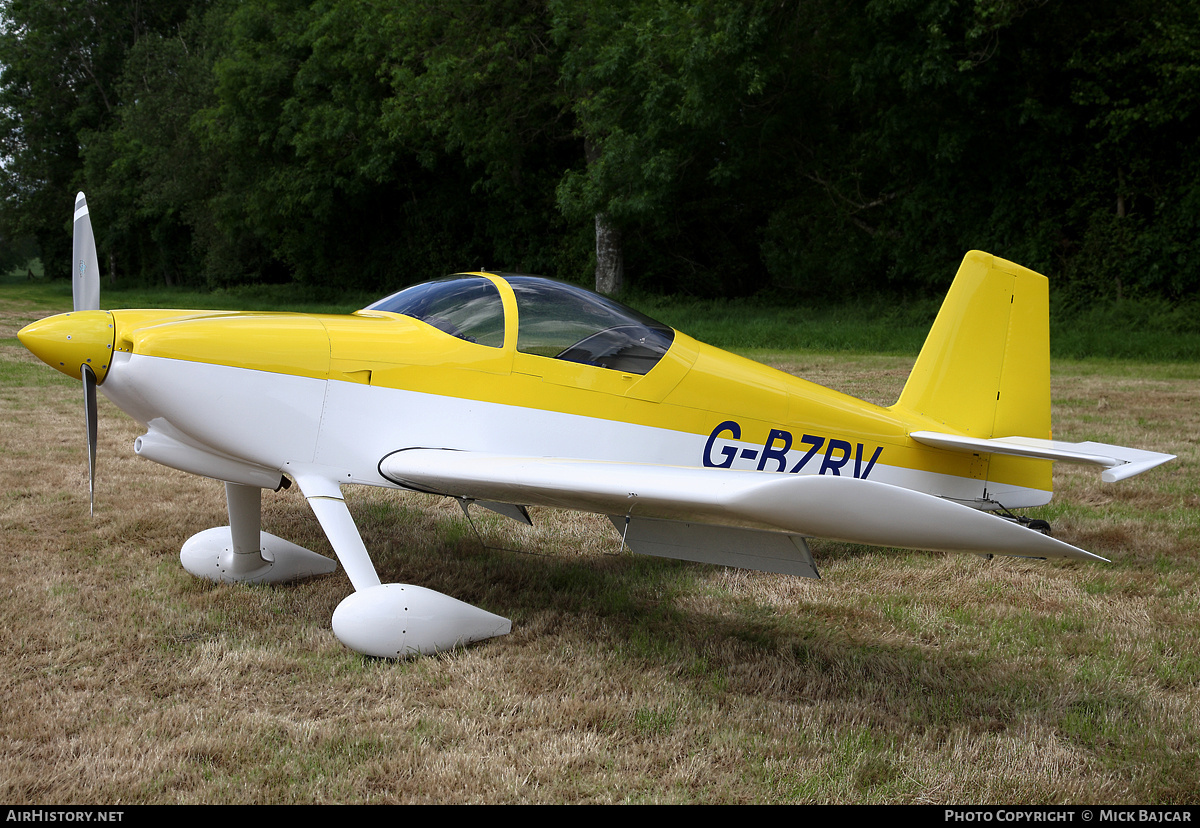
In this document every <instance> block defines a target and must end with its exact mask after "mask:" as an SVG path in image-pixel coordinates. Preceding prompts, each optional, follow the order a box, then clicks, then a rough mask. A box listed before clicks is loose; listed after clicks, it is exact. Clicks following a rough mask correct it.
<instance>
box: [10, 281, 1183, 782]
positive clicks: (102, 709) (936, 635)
mask: <svg viewBox="0 0 1200 828" xmlns="http://www.w3.org/2000/svg"><path fill="white" fill-rule="evenodd" d="M64 304H69V299H68V300H67V302H66V303H63V302H62V300H61V297H57V298H56V297H55V296H54V295H51V296H50V298H48V299H39V298H38V295H37V294H36V290H35V289H30V291H26V290H25V288H23V287H22V286H20V285H14V286H11V288H7V289H4V290H0V422H3V425H2V426H0V543H2V546H3V551H4V553H5V554H4V555H3V556H0V590H2V592H3V595H4V600H3V602H2V603H0V607H2V610H0V611H2V612H3V623H2V624H0V639H2V641H3V646H2V647H0V658H2V659H3V664H2V665H0V666H2V669H0V683H2V687H3V696H2V697H3V698H4V700H5V711H4V716H3V717H2V718H0V759H2V764H0V798H2V799H3V800H4V801H6V802H9V803H10V804H23V803H36V804H46V803H58V804H67V803H126V804H128V803H189V802H200V803H205V802H237V803H241V802H284V803H301V802H335V801H336V802H426V803H430V802H446V803H448V802H514V803H537V802H593V803H604V802H662V803H673V802H688V803H696V802H705V803H708V802H713V803H742V802H761V803H779V802H785V803H786V802H820V803H844V802H907V803H950V802H956V803H1005V804H1022V803H1112V804H1121V803H1125V804H1168V803H1195V802H1197V801H1200V740H1198V736H1200V582H1198V579H1197V575H1198V572H1200V493H1198V486H1197V481H1198V480H1200V477H1198V471H1200V370H1198V368H1197V366H1196V365H1195V364H1193V363H1187V362H1144V361H1111V360H1110V361H1094V360H1092V361H1087V360H1085V361H1063V360H1056V362H1055V364H1054V375H1055V379H1054V386H1053V399H1054V416H1055V436H1056V437H1058V438H1060V439H1066V440H1089V439H1091V440H1101V441H1105V442H1115V443H1122V444H1125V445H1135V446H1142V447H1145V448H1149V449H1155V450H1161V451H1168V452H1171V453H1174V454H1178V455H1179V458H1178V459H1177V460H1176V461H1174V462H1172V463H1171V464H1169V465H1167V466H1164V467H1161V468H1159V469H1156V470H1153V471H1151V472H1149V473H1148V474H1146V475H1144V476H1142V477H1139V478H1135V479H1133V480H1130V481H1126V482H1124V483H1122V484H1118V485H1114V486H1108V485H1103V484H1101V483H1100V481H1099V475H1098V474H1096V473H1095V472H1089V471H1086V470H1083V469H1081V468H1076V467H1071V468H1063V469H1061V470H1060V471H1058V472H1056V488H1057V489H1058V491H1059V494H1058V495H1057V496H1056V499H1055V501H1054V502H1053V504H1051V505H1050V506H1049V507H1046V508H1044V509H1041V510H1037V516H1041V517H1045V518H1047V519H1049V520H1050V521H1051V522H1052V523H1053V524H1054V526H1055V534H1056V535H1057V536H1058V537H1061V538H1062V539H1064V540H1066V541H1068V542H1070V543H1074V544H1077V545H1080V546H1083V547H1084V548H1086V549H1089V550H1090V551H1093V552H1096V553H1098V554H1100V555H1103V556H1105V557H1108V558H1111V559H1112V563H1111V564H1081V563H1063V562H1038V561H1027V560H1017V559H996V560H991V561H987V560H984V559H982V558H979V557H975V556H970V555H945V554H926V553H914V552H907V551H896V550H880V549H872V548H865V547H852V546H846V545H843V544H836V543H828V542H814V543H813V551H814V555H815V557H816V559H817V564H818V566H819V567H820V569H821V572H822V579H821V580H820V581H808V580H803V579H799V578H790V577H784V576H776V575H767V574H761V573H751V572H745V571H741V570H727V569H721V568H716V567H708V566H702V565H698V564H688V563H682V562H676V561H665V560H660V559H648V558H640V557H635V556H632V555H630V554H628V553H627V552H624V553H623V552H621V551H620V543H619V538H618V537H617V536H616V535H615V533H614V532H613V531H612V529H611V526H609V525H608V524H607V522H606V521H605V520H603V519H600V518H595V517H591V516H579V515H573V514H568V513H559V512H552V511H548V510H535V524H536V526H535V528H534V529H532V530H530V529H525V528H523V527H520V526H517V525H516V524H513V523H511V522H507V521H503V520H502V519H500V518H493V517H490V516H488V515H486V514H485V515H482V516H478V517H477V518H476V520H477V522H478V524H479V526H480V529H481V532H482V536H483V540H484V543H481V542H480V540H479V539H477V537H476V535H475V533H474V532H473V531H472V529H471V528H470V526H469V525H468V524H467V523H466V522H465V521H464V520H463V518H462V515H461V512H460V511H459V508H458V506H457V504H456V503H454V502H452V501H444V500H440V499H434V498H429V497H426V496H420V495H398V494H397V493H394V492H384V491H375V490H363V489H353V490H348V493H347V499H348V500H349V501H350V507H351V512H352V513H353V514H354V515H355V517H356V519H357V521H358V524H359V527H360V529H361V530H362V534H363V537H364V540H365V541H366V544H367V547H368V548H369V549H371V550H372V551H373V553H374V558H375V563H376V566H377V567H378V569H379V571H380V575H381V577H382V578H383V580H385V581H403V582H409V583H414V584H420V585H423V586H427V587H430V588H432V589H436V590H438V591H441V592H445V593H447V594H450V595H454V596H455V597H458V598H461V599H463V600H466V601H469V602H471V603H474V604H477V605H480V606H482V607H484V608H486V609H488V610H491V611H493V612H497V613H500V614H503V615H506V616H508V617H511V618H512V620H513V632H512V634H511V635H509V636H506V637H504V638H500V639H496V640H493V641H491V642H487V643H485V644H483V645H480V646H475V647H472V648H469V649H467V650H463V651H458V652H454V653H451V654H445V655H441V656H438V657H428V658H419V659H415V660H411V661H405V662H386V661H378V660H373V659H368V658H363V657H361V656H359V655H357V654H355V653H353V652H350V651H348V650H347V649H345V648H344V647H343V646H342V645H341V644H339V643H338V642H337V640H336V639H335V638H334V636H333V634H332V632H331V630H330V624H329V619H330V616H331V614H332V612H333V609H334V607H336V606H337V604H338V602H339V601H340V600H341V599H342V598H343V597H344V596H345V595H347V594H348V593H349V592H350V585H349V582H348V581H347V579H346V578H345V576H344V574H343V573H341V572H340V571H339V572H338V573H336V574H334V575H331V576H327V577H324V578H321V579H317V580H314V581H310V582H307V583H304V584H300V585H295V586H289V587H282V588H261V587H247V586H230V585H216V584H212V583H207V582H202V581H198V580H196V579H194V578H192V577H191V576H189V575H187V574H186V573H185V572H184V571H183V570H182V568H181V567H180V565H179V559H178V552H179V547H180V545H181V544H182V542H183V540H184V539H186V538H187V537H188V536H190V535H191V534H193V533H195V532H197V531H199V530H201V529H205V528H208V527H210V526H215V525H220V524H224V523H225V522H227V520H226V516H225V506H224V497H223V490H222V487H221V486H220V484H218V483H215V482H213V481H209V480H204V479H199V478H195V477H190V476H188V475H184V474H182V473H178V472H175V471H172V470H170V469H166V468H164V467H160V466H157V465H155V464H152V463H149V462H146V461H143V460H139V459H137V458H136V457H135V456H134V455H133V451H132V443H133V440H134V438H135V437H136V436H137V435H138V434H139V433H140V429H139V427H138V426H137V425H136V424H135V423H133V422H132V421H130V420H129V419H128V418H127V417H125V416H124V415H123V414H121V413H120V412H119V411H117V410H116V409H115V408H114V407H113V406H111V405H110V404H108V403H107V400H105V399H103V398H101V413H100V420H101V423H100V425H101V429H100V451H99V456H100V459H99V481H98V494H97V506H96V515H95V517H94V518H90V519H89V517H88V508H87V468H86V457H85V454H86V451H85V448H84V435H83V422H82V420H83V415H82V411H81V408H82V406H81V393H80V390H79V388H78V386H77V384H76V383H74V382H72V381H70V380H68V379H67V378H66V377H63V376H62V375H60V374H58V373H56V372H54V371H51V370H50V369H48V368H46V367H45V366H43V365H42V364H41V363H39V362H37V361H36V360H35V359H34V358H33V357H32V356H31V355H29V354H28V353H26V352H25V351H24V349H22V348H21V347H20V345H19V344H18V343H17V341H16V339H15V332H16V330H17V329H18V328H19V327H21V326H22V325H23V324H25V323H27V322H29V321H32V320H33V319H35V318H38V317H40V316H44V315H47V314H48V313H50V312H51V311H52V310H53V309H61V308H62V306H63V305H64ZM106 304H109V302H107V301H106ZM122 304H130V303H122ZM753 355H754V356H755V358H757V359H760V360H762V361H764V362H768V363H770V364H773V365H776V366H778V367H781V368H783V369H784V370H788V371H792V372H795V373H797V374H800V375H802V376H804V377H806V378H808V379H812V380H815V381H817V382H821V383H824V384H828V385H832V386H834V387H837V388H840V389H842V390H845V391H848V392H850V393H853V394H856V395H858V396H861V397H863V398H866V399H869V400H871V401H873V402H880V403H890V402H892V401H894V399H895V397H896V395H897V394H898V392H899V389H900V387H901V385H902V384H903V381H904V378H905V377H906V375H907V372H908V369H909V367H910V366H911V363H912V357H913V356H914V355H915V350H914V352H913V355H910V356H895V355H890V356H871V355H854V354H848V353H815V352H803V351H796V350H789V351H787V352H778V351H771V350H763V349H759V350H755V351H753ZM263 528H264V529H265V530H267V531H269V532H273V533H275V534H278V535H280V536H283V537H286V538H288V539H290V540H293V541H295V542H297V543H300V544H303V545H305V546H308V547H309V548H312V549H315V550H317V551H321V552H324V553H326V554H329V553H330V551H329V547H328V544H327V543H326V541H325V539H324V537H323V536H322V534H321V532H320V529H319V527H318V526H317V523H316V521H315V519H314V518H313V517H312V514H311V512H310V511H309V509H308V507H307V505H306V503H305V501H304V499H303V497H302V496H301V495H300V494H299V493H298V492H297V491H296V489H295V488H293V489H292V490H290V491H285V492H281V493H278V494H271V493H266V494H265V496H264V527H263Z"/></svg>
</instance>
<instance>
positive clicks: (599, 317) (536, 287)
mask: <svg viewBox="0 0 1200 828" xmlns="http://www.w3.org/2000/svg"><path fill="white" fill-rule="evenodd" d="M495 278H496V279H499V280H502V281H503V282H504V283H507V285H508V286H509V287H510V288H511V289H512V291H513V295H514V297H515V298H516V305H517V350H518V351H520V352H521V353H526V354H534V355H536V356H544V357H549V358H552V359H561V360H566V361H568V362H576V363H580V364H583V365H593V366H596V367H599V368H606V369H608V370H612V371H622V372H625V373H630V374H646V373H648V372H649V371H650V369H651V368H653V367H654V366H655V365H657V364H658V361H659V360H660V359H662V356H663V354H665V353H666V352H667V350H668V349H669V348H670V347H671V343H672V341H674V337H675V331H674V330H672V329H671V328H670V327H668V326H667V325H664V324H662V323H661V322H656V321H655V320H653V319H651V318H650V317H648V316H645V315H644V314H641V313H638V312H637V311H635V310H633V309H632V308H630V307H627V306H625V305H622V304H621V303H620V302H617V301H614V300H612V299H609V298H608V297H605V296H600V295H599V294H597V293H593V292H592V291H590V290H587V289H585V288H582V287H579V286H577V285H572V284H568V283H566V282H559V281H556V280H554V279H546V278H543V277H541V276H526V275H522V274H511V273H502V274H495ZM365 310H370V311H386V312H389V313H399V314H403V315H405V316H411V317H412V318H414V319H419V320H421V321H422V322H425V323H426V324H428V325H432V326H433V327H435V328H437V329H438V330H440V331H443V332H444V333H446V334H448V335H450V336H456V337H458V338H460V339H464V340H466V341H468V342H475V343H478V344H480V345H486V346H489V347H493V348H502V347H504V304H503V302H502V301H501V298H500V290H499V288H498V287H497V285H496V283H495V282H494V281H493V280H492V279H490V278H488V277H486V276H482V275H460V276H450V277H447V278H445V279H438V280H436V281H433V282H425V283H423V284H420V285H414V286H412V287H409V288H405V289H404V290H401V291H399V292H398V293H393V294H392V295H391V296H388V297H386V298H384V299H380V300H379V301H378V302H375V303H374V304H372V305H370V306H368V307H367V308H365Z"/></svg>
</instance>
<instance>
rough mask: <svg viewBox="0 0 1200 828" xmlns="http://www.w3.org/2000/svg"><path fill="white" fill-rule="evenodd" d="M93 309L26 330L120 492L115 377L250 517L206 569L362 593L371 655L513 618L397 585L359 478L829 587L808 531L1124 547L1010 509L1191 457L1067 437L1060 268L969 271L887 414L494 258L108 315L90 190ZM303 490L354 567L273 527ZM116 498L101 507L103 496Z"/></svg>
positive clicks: (200, 563) (349, 620)
mask: <svg viewBox="0 0 1200 828" xmlns="http://www.w3.org/2000/svg"><path fill="white" fill-rule="evenodd" d="M73 264H74V266H73V269H72V270H73V276H72V279H73V305H74V310H72V311H71V312H69V313H63V314H59V315H57V316H53V317H50V318H47V319H43V320H41V321H38V322H35V323H33V324H31V325H29V326H27V327H25V328H24V329H22V330H21V331H20V332H19V334H18V336H19V338H20V340H21V342H22V343H23V344H24V345H25V347H27V348H28V349H29V350H30V351H32V352H33V353H34V354H36V355H37V356H38V357H39V358H40V359H41V360H43V361H44V362H46V363H47V364H49V365H50V366H52V367H54V368H56V369H57V370H59V371H61V372H63V373H64V374H67V375H68V376H71V377H73V378H75V379H77V380H80V381H81V382H82V384H83V389H84V401H85V420H86V426H87V434H88V437H87V440H88V457H89V489H90V497H91V501H92V503H93V504H94V502H95V480H96V434H97V420H98V414H97V389H99V390H100V391H101V392H103V393H104V394H105V396H107V397H108V398H109V399H110V400H111V401H112V402H113V403H114V404H116V406H117V407H118V408H120V409H121V410H123V411H124V412H126V413H127V414H128V415H129V416H131V417H132V418H133V419H134V420H136V421H137V422H138V423H140V424H141V425H142V426H143V427H145V429H146V432H145V433H144V434H142V435H141V436H140V437H138V438H137V440H136V441H135V443H134V451H135V452H136V453H137V454H138V455H140V456H141V457H144V458H146V459H149V460H153V461H155V462H157V463H161V464H163V465H166V466H169V467H171V468H175V469H180V470H182V471H185V472H189V473H192V474H196V475H201V476H204V477H208V478H212V479H214V480H220V481H223V482H224V484H225V493H226V501H227V507H228V514H229V525H228V526H222V527H215V528H212V529H207V530H205V531H202V532H200V533H198V534H196V535H194V536H193V537H191V538H189V539H188V540H187V541H186V542H185V543H184V544H183V547H182V550H181V552H180V560H181V562H182V564H183V566H184V567H185V568H186V569H187V571H188V572H190V573H192V574H193V575H196V576H198V577H201V578H207V579H210V580H213V581H217V582H252V583H284V582H289V581H295V580H298V579H302V578H307V577H311V576H316V575H321V574H326V573H330V572H333V571H335V570H336V567H337V562H340V563H341V565H342V568H343V569H344V570H345V572H346V575H347V576H348V577H349V579H350V583H351V585H352V586H353V590H354V591H353V592H352V593H351V594H350V595H349V596H348V597H346V598H345V599H344V600H343V601H342V602H341V603H340V604H339V605H338V607H337V609H336V610H335V612H334V614H333V619H332V627H333V631H334V634H335V635H336V636H337V638H338V639H339V640H340V641H341V642H342V643H343V644H345V645H346V646H347V647H349V648H350V649H352V650H355V651H357V652H360V653H363V654H364V655H368V656H377V657H384V658H398V657H406V656H408V655H412V654H416V653H435V652H438V651H443V650H447V649H451V648H454V647H457V646H461V645H464V644H467V643H470V642H475V641H481V640H484V639H487V638H491V637H493V636H498V635H504V634H506V633H508V632H510V631H511V622H510V621H509V620H508V619H506V618H504V617H502V616H499V615H495V614H493V613H491V612H488V611H486V610H483V609H480V608H477V607H474V606H471V605H469V604H466V603H464V602H461V601H458V600H456V599H454V598H452V597H450V596H447V595H443V594H441V593H438V592H435V591H433V590H429V589H425V588H422V587H419V586H413V585H409V584H395V583H382V582H381V580H380V578H379V576H378V574H377V572H376V570H375V567H374V564H373V563H372V561H371V557H370V555H369V553H368V551H367V549H366V547H365V545H364V543H363V541H362V538H361V537H360V535H359V532H358V529H357V527H356V526H355V523H354V519H353V517H352V516H351V514H350V511H349V509H348V508H347V506H346V502H345V500H344V498H343V493H342V490H343V488H344V487H346V486H349V485H367V486H379V487H385V488H390V489H398V490H411V491H419V492H427V493H434V494H437V495H443V496H447V497H452V498H455V499H457V500H458V501H459V503H460V504H462V506H463V508H464V510H466V509H468V507H469V506H471V505H478V506H480V507H484V508H487V509H490V510H493V511H495V512H497V513H499V514H501V515H505V516H507V517H509V518H512V519H514V520H518V521H521V522H523V523H526V524H529V523H530V522H531V521H530V516H529V512H528V509H527V507H529V506H547V507H555V508H561V509H572V510H581V511H586V512H592V513H597V514H600V515H606V516H608V517H609V518H610V519H611V521H612V523H613V524H614V526H615V527H616V529H617V531H618V532H619V533H620V534H621V538H622V544H623V546H627V547H628V548H629V549H631V550H632V551H633V552H634V553H640V554H650V555H659V556H665V557H671V558H679V559H684V560H692V561H701V562H706V563H712V564H721V565H726V566H736V567H744V568H748V569H755V570H762V571H767V572H775V573H783V574H787V575H795V576H802V577H811V578H815V577H819V574H818V572H817V567H816V563H815V562H814V560H813V557H812V554H811V551H810V549H809V546H808V539H810V538H824V539H831V540H835V541H843V542H849V543H856V544H868V545H875V546H884V547H899V548H911V549H922V550H933V551H963V552H974V553H978V554H982V555H989V556H990V555H993V554H1000V555H1013V556H1021V557H1033V558H1054V557H1061V558H1074V559H1082V560H1099V561H1104V560H1105V559H1104V558H1101V557H1099V556H1096V555H1093V554H1091V553H1089V552H1086V551H1084V550H1082V549H1079V548H1077V547H1075V546H1072V545H1070V544H1068V543H1065V542H1064V541H1062V540H1059V539H1056V538H1054V537H1051V536H1050V535H1049V533H1048V529H1049V527H1048V525H1046V524H1045V522H1044V521H1031V520H1029V519H1028V518H1024V517H1018V516H1016V515H1015V514H1013V512H1012V511H1011V510H1013V509H1023V508H1027V507H1033V506H1039V505H1042V504H1045V503H1047V502H1049V501H1050V499H1051V496H1052V494H1053V485H1052V479H1051V470H1052V463H1053V462H1055V461H1063V462H1070V463H1082V464H1088V465H1093V466H1098V467H1100V469H1101V470H1102V473H1101V477H1102V480H1103V481H1105V482H1116V481H1118V480H1123V479H1125V478H1128V477H1131V476H1133V475H1136V474H1140V473H1141V472H1144V471H1146V470H1148V469H1150V468H1152V467H1154V466H1157V465H1159V464H1161V463H1165V462H1167V461H1169V460H1171V459H1173V455H1169V454H1162V453H1158V452H1152V451H1143V450H1139V449H1133V448H1127V447H1122V446H1112V445H1107V444H1101V443H1093V442H1083V443H1068V442H1062V441H1056V440H1053V439H1052V437H1051V429H1050V357H1049V311H1048V288H1047V280H1046V278H1045V277H1044V276H1041V275H1039V274H1037V273H1034V272H1033V271H1031V270H1028V269H1026V268H1024V267H1021V266H1020V265H1017V264H1014V263H1012V262H1009V261H1005V260H1004V259H1001V258H998V257H995V256H992V255H989V254H987V253H983V252H979V251H973V252H970V253H968V254H967V255H966V256H965V258H964V259H963V261H962V264H961V266H960V268H959V270H958V273H957V275H956V277H955V279H954V281H953V283H952V285H951V287H950V290H949V293H948V294H947V296H946V299H945V301H944V303H943V305H942V307H941V310H940V311H939V313H938V315H937V317H936V319H935V321H934V323H933V327H932V328H931V330H930V332H929V335H928V338H927V339H926V341H925V344H924V346H923V347H922V349H921V352H920V355H919V356H918V358H917V361H916V363H915V365H914V367H913V369H912V372H911V374H910V376H909V377H908V379H907V381H906V384H905V386H904V388H903V391H902V392H901V394H900V397H899V399H898V400H897V402H896V403H895V404H894V405H892V406H890V407H880V406H876V405H872V404H869V403H866V402H863V401H861V400H858V399H855V398H853V397H850V396H847V395H845V394H841V393H839V392H837V391H833V390H831V389H828V388H824V387H822V386H820V385H817V384H814V383H812V382H808V381H806V380H804V379H801V378H798V377H794V376H791V375H789V374H786V373H784V372H781V371H777V370H774V369H772V368H768V367H766V366H764V365H761V364H759V363H756V362H753V361H751V360H748V359H745V358H742V357H739V356H736V355H734V354H730V353H727V352H725V351H722V350H719V349H717V348H714V347H711V346H708V345H705V344H702V343H700V342H698V341H696V340H694V339H692V338H691V337H689V336H687V335H686V334H683V333H681V332H679V331H676V330H673V329H672V328H670V327H668V326H666V325H663V324H661V323H659V322H656V321H654V320H652V319H650V318H649V317H646V316H644V315H642V314H640V313H638V312H637V311H635V310H632V309H630V308H627V307H625V306H624V305H622V304H619V303H618V302H615V301H613V300H612V299H609V298H607V297H603V296H600V295H598V294H595V293H592V292H590V291H588V290H585V289H583V288H581V287H577V286H575V285H572V284H568V283H565V282H559V281H554V280H550V279H544V278H541V277H536V276H529V275H521V274H510V273H493V272H472V273H461V274H457V275H454V276H450V277H447V278H445V279H441V280H437V281H432V282H426V283H424V284H419V285H415V286H412V287H408V288H405V289H403V290H401V291H399V292H398V293H394V294H392V295H390V296H388V297H386V298H384V299H381V300H379V301H378V302H375V303H374V304H372V305H370V306H368V307H366V308H364V309H362V310H360V311H358V312H356V313H353V314H349V315H318V314H294V313H244V312H230V311H207V310H100V296H99V268H98V263H97V258H96V248H95V241H94V238H93V235H92V228H91V219H90V216H89V212H88V207H87V200H86V198H85V196H84V194H83V193H79V195H78V196H77V198H76V202H75V217H74V246H73ZM292 481H294V482H295V483H296V484H297V485H298V486H299V487H300V490H301V491H302V492H303V494H304V497H305V498H306V500H307V502H308V503H309V505H310V507H311V508H312V511H313V513H314V515H315V516H316V518H317V520H318V522H319V523H320V525H321V528H322V529H323V530H324V532H325V535H326V536H327V538H328V540H329V543H330V545H331V547H332V548H333V551H334V553H335V555H336V558H337V562H335V561H334V560H332V559H330V558H328V557H326V556H324V555H320V554H317V553H315V552H312V551H310V550H308V549H305V548H303V547H301V546H298V545H296V544H293V543H291V542H289V541H287V540H284V539H282V538H279V537H276V536H274V535H271V534H269V533H267V532H264V531H262V529H261V514H260V510H261V498H262V490H263V489H271V490H276V491H278V490H279V489H280V488H281V487H287V486H290V485H291V483H292ZM93 508H94V506H93Z"/></svg>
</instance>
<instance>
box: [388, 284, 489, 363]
mask: <svg viewBox="0 0 1200 828" xmlns="http://www.w3.org/2000/svg"><path fill="white" fill-rule="evenodd" d="M365 310H376V311H389V312H391V313H402V314H404V315H405V316H411V317H412V318H413V319H420V320H421V321H422V322H424V323H426V324H428V325H432V326H433V327H435V328H437V329H438V330H441V331H445V332H446V333H448V334H450V335H451V336H457V337H458V338H459V339H465V340H466V341H467V342H477V343H479V344H480V345H488V346H491V347H492V348H502V347H504V306H503V304H502V303H501V301H500V291H498V290H497V289H496V286H495V285H494V284H492V282H491V281H490V280H488V279H485V278H483V277H482V276H450V277H448V278H445V279H438V280H437V281H433V282H425V283H423V284H420V285H413V286H412V287H409V288H405V289H404V290H402V291H400V292H398V293H393V294H392V295H391V296H388V297H386V298H384V299H380V300H379V301H378V302H376V303H374V304H373V305H369V306H367V307H366V308H365Z"/></svg>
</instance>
